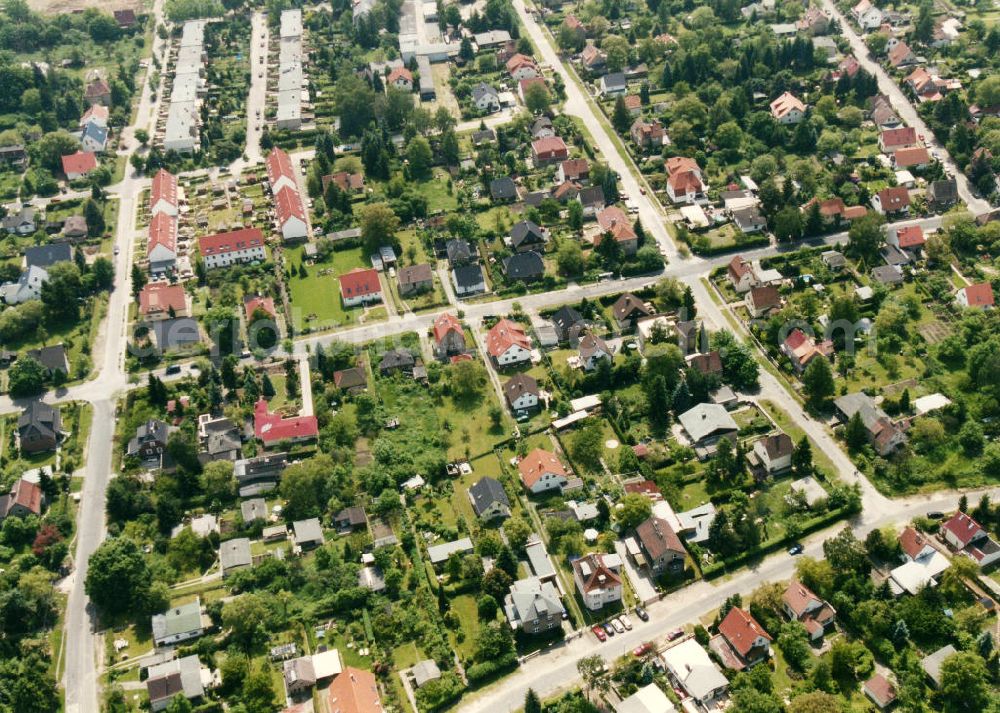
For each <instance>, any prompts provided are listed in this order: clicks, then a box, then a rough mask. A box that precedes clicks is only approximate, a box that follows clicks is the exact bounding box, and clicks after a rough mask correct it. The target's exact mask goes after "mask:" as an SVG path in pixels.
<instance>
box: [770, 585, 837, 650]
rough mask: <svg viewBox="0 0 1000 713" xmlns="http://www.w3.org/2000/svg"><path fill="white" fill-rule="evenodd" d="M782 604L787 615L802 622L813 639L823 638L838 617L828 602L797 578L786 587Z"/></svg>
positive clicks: (782, 596)
mask: <svg viewBox="0 0 1000 713" xmlns="http://www.w3.org/2000/svg"><path fill="white" fill-rule="evenodd" d="M781 604H782V608H783V609H784V610H785V616H787V617H788V618H789V619H791V620H793V621H798V622H801V623H802V624H803V625H804V626H805V627H806V631H808V632H809V638H810V639H812V640H813V641H818V640H819V639H822V638H823V634H825V633H826V632H827V631H829V629H830V627H832V626H833V623H834V621H836V618H837V611H836V610H835V609H834V608H833V607H832V606H830V604H829V603H828V602H826V601H825V600H824V599H822V598H820V597H819V596H818V595H816V594H814V593H813V592H812V590H811V589H809V588H808V587H806V585H804V584H802V582H800V581H798V580H797V579H793V580H792V581H791V582H789V583H788V586H787V587H785V591H784V593H783V594H782V595H781Z"/></svg>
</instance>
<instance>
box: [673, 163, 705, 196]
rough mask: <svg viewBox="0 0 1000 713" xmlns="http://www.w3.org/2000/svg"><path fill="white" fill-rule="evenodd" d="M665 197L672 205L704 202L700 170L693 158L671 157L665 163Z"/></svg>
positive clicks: (703, 184)
mask: <svg viewBox="0 0 1000 713" xmlns="http://www.w3.org/2000/svg"><path fill="white" fill-rule="evenodd" d="M666 169H667V196H668V197H669V198H670V200H671V201H672V202H674V203H695V202H698V201H701V200H705V183H704V181H703V180H702V176H701V168H699V167H698V163H697V162H696V161H695V160H694V159H693V158H687V157H684V156H671V157H670V158H668V159H667V162H666Z"/></svg>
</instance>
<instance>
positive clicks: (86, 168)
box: [62, 151, 97, 181]
mask: <svg viewBox="0 0 1000 713" xmlns="http://www.w3.org/2000/svg"><path fill="white" fill-rule="evenodd" d="M96 168H97V156H96V155H95V154H94V153H93V152H91V151H77V152H76V153H71V154H69V155H67V156H63V157H62V169H63V173H65V174H66V180H68V181H75V180H77V179H79V178H83V177H84V176H86V175H87V174H88V173H90V172H91V171H93V170H95V169H96Z"/></svg>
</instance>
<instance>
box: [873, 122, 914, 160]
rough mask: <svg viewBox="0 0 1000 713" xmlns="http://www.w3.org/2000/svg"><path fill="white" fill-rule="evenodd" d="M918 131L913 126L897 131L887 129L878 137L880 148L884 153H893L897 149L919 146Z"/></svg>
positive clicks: (901, 127)
mask: <svg viewBox="0 0 1000 713" xmlns="http://www.w3.org/2000/svg"><path fill="white" fill-rule="evenodd" d="M917 145H919V142H918V141H917V130H916V129H914V128H913V127H912V126H900V127H898V128H895V129H885V130H883V131H882V133H880V134H879V136H878V148H879V151H881V152H882V153H886V154H887V153H892V152H894V151H895V150H896V149H905V148H908V147H910V146H917Z"/></svg>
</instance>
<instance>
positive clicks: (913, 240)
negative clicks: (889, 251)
mask: <svg viewBox="0 0 1000 713" xmlns="http://www.w3.org/2000/svg"><path fill="white" fill-rule="evenodd" d="M886 242H887V243H888V244H889V245H892V246H893V247H895V248H898V249H899V250H905V251H906V252H908V253H910V257H911V258H912V257H916V255H917V254H918V253H919V252H920V249H921V248H922V247H923V246H924V245H926V244H927V238H926V237H925V236H924V230H923V228H921V227H920V226H919V225H909V226H906V227H905V228H897V229H896V230H892V229H890V230H889V235H888V236H887V237H886Z"/></svg>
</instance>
